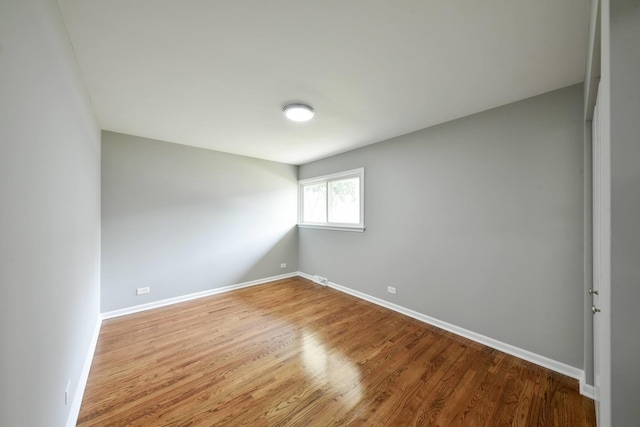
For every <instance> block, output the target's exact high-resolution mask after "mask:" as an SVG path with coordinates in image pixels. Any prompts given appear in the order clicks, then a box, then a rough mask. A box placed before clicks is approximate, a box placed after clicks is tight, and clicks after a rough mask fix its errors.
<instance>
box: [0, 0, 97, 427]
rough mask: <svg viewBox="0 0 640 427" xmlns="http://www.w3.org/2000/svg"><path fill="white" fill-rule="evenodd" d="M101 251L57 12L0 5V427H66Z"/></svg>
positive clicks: (89, 329)
mask: <svg viewBox="0 0 640 427" xmlns="http://www.w3.org/2000/svg"><path fill="white" fill-rule="evenodd" d="M99 251H100V131H99V128H98V125H97V123H96V121H95V119H94V117H93V115H92V113H91V108H90V104H89V99H88V97H87V95H86V93H85V90H84V85H83V83H82V81H81V79H80V77H79V72H78V69H77V65H76V62H75V58H74V56H73V52H72V50H71V46H70V43H69V40H68V38H67V34H66V31H65V28H64V26H63V24H62V19H61V17H60V15H59V11H58V5H57V3H56V1H55V0H26V1H25V0H3V1H2V2H0V288H1V290H2V297H0V334H1V335H0V337H1V339H0V425H2V426H28V427H58V426H63V425H64V424H65V422H66V420H67V418H68V416H69V412H70V408H71V406H70V404H69V406H65V403H64V391H65V388H66V386H67V381H68V380H71V388H70V390H71V392H72V393H74V391H75V389H76V387H77V386H78V380H79V377H80V373H81V370H82V367H83V364H84V360H85V357H86V355H87V352H88V350H89V347H90V342H91V337H92V334H93V331H94V328H95V326H96V324H97V321H98V317H99V304H100V301H99V297H100V289H99V275H100V252H99ZM74 397H75V396H73V395H72V396H71V399H73V398H74Z"/></svg>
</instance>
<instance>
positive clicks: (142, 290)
mask: <svg viewBox="0 0 640 427" xmlns="http://www.w3.org/2000/svg"><path fill="white" fill-rule="evenodd" d="M150 292H151V288H150V287H149V286H146V287H144V288H138V289H136V295H144V294H148V293H150Z"/></svg>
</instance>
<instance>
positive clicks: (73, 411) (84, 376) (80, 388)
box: [66, 316, 102, 427]
mask: <svg viewBox="0 0 640 427" xmlns="http://www.w3.org/2000/svg"><path fill="white" fill-rule="evenodd" d="M101 326H102V317H100V316H98V320H97V321H96V325H95V327H94V329H93V335H91V342H90V343H89V350H88V351H87V356H86V357H85V359H84V364H83V365H82V371H81V372H80V378H78V384H77V386H76V388H75V390H74V393H73V399H71V408H70V409H69V416H68V417H67V424H66V427H75V425H76V424H77V423H78V415H80V406H81V405H82V397H83V396H84V389H85V388H86V387H87V380H88V379H89V371H90V370H91V362H92V361H93V355H94V354H95V352H96V346H97V345H98V337H99V336H100V327H101Z"/></svg>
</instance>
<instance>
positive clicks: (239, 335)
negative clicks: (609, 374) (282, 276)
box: [78, 278, 595, 427]
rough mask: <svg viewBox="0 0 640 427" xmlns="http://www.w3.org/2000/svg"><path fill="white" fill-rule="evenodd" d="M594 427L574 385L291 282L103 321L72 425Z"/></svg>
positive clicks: (387, 313)
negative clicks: (82, 396) (80, 402)
mask: <svg viewBox="0 0 640 427" xmlns="http://www.w3.org/2000/svg"><path fill="white" fill-rule="evenodd" d="M342 425H367V426H413V425H423V426H441V427H455V426H487V427H489V426H490V427H496V426H559V427H569V426H570V427H581V426H595V420H594V407H593V402H592V401H591V400H590V399H587V398H585V397H582V396H580V394H579V392H578V384H577V381H575V380H573V379H571V378H568V377H565V376H563V375H560V374H557V373H555V372H552V371H549V370H547V369H544V368H541V367H539V366H536V365H534V364H531V363H528V362H525V361H522V360H520V359H517V358H515V357H512V356H509V355H506V354H504V353H501V352H499V351H497V350H493V349H491V348H488V347H484V346H482V345H480V344H477V343H474V342H472V341H468V340H466V339H463V338H460V337H457V336H455V335H453V334H450V333H447V332H443V331H441V330H439V329H437V328H435V327H432V326H429V325H426V324H424V323H421V322H419V321H417V320H415V319H411V318H408V317H405V316H403V315H401V314H398V313H395V312H393V311H390V310H387V309H384V308H381V307H378V306H376V305H373V304H370V303H368V302H365V301H361V300H358V299H356V298H354V297H351V296H349V295H345V294H343V293H341V292H338V291H336V290H333V289H331V288H326V287H321V286H318V285H315V284H313V283H312V282H309V281H307V280H305V279H302V278H293V279H287V280H281V281H278V282H273V283H270V284H265V285H260V286H255V287H251V288H246V289H242V290H238V291H233V292H229V293H225V294H220V295H215V296H211V297H207V298H202V299H199V300H194V301H190V302H186V303H182V304H177V305H173V306H169V307H165V308H159V309H155V310H151V311H147V312H143V313H138V314H133V315H129V316H126V317H120V318H115V319H111V320H106V321H105V322H104V323H103V326H102V330H101V332H100V338H99V341H98V347H97V349H96V355H95V358H94V360H93V365H92V367H91V373H90V375H89V382H88V384H87V388H86V392H85V395H84V400H83V403H82V408H81V411H80V417H79V420H78V426H342Z"/></svg>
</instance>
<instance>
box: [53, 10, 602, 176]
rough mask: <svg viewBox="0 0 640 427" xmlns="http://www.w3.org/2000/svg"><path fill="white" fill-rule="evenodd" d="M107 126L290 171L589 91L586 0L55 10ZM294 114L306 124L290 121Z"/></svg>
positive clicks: (97, 111)
mask: <svg viewBox="0 0 640 427" xmlns="http://www.w3.org/2000/svg"><path fill="white" fill-rule="evenodd" d="M58 3H59V5H60V9H61V11H62V15H63V17H64V20H65V23H66V25H67V28H68V31H69V35H70V37H71V42H72V44H73V47H74V49H75V52H76V55H77V58H78V62H79V64H80V68H81V70H82V73H83V76H84V78H85V81H86V84H87V87H88V90H89V93H90V95H91V99H92V102H93V105H94V108H95V112H96V115H97V117H98V120H99V122H100V125H101V127H102V128H103V129H105V130H110V131H115V132H121V133H126V134H131V135H138V136H144V137H148V138H155V139H159V140H164V141H170V142H176V143H180V144H185V145H192V146H196V147H203V148H209V149H213V150H219V151H225V152H229V153H235V154H242V155H246V156H251V157H258V158H263V159H268V160H275V161H279V162H285V163H291V164H303V163H306V162H309V161H312V160H315V159H318V158H322V157H326V156H329V155H332V154H336V153H339V152H343V151H347V150H349V149H352V148H356V147H360V146H364V145H367V144H372V143H375V142H379V141H382V140H385V139H388V138H391V137H394V136H398V135H402V134H405V133H409V132H412V131H415V130H418V129H422V128H425V127H428V126H432V125H435V124H438V123H443V122H446V121H449V120H452V119H455V118H459V117H462V116H466V115H469V114H473V113H476V112H479V111H483V110H487V109H489V108H493V107H497V106H499V105H504V104H507V103H510V102H513V101H517V100H520V99H524V98H527V97H530V96H534V95H537V94H540V93H544V92H547V91H550V90H553V89H557V88H560V87H564V86H568V85H571V84H574V83H579V82H582V81H583V80H584V71H585V63H586V52H587V30H588V16H589V8H590V0H482V1H477V0H429V1H427V0H321V1H305V0H271V1H265V0H58ZM290 102H305V103H308V104H310V105H312V106H313V107H314V109H315V110H316V115H315V117H314V119H313V120H312V121H311V122H307V123H294V122H290V121H288V120H286V119H285V118H284V116H283V115H282V111H281V108H282V106H283V105H284V104H287V103H290Z"/></svg>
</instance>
